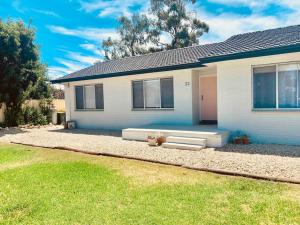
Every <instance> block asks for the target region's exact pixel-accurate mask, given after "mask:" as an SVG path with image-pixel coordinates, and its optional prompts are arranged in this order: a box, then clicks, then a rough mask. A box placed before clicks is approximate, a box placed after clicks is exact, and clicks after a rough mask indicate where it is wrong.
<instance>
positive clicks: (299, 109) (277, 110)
mask: <svg viewBox="0 0 300 225" xmlns="http://www.w3.org/2000/svg"><path fill="white" fill-rule="evenodd" d="M252 111H253V112H300V108H298V109H252Z"/></svg>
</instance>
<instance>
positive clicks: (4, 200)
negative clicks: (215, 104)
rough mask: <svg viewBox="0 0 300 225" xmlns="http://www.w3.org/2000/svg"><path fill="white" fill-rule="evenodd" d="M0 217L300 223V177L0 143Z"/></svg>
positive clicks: (0, 220) (19, 220)
mask: <svg viewBox="0 0 300 225" xmlns="http://www.w3.org/2000/svg"><path fill="white" fill-rule="evenodd" d="M0 162H1V164H0V224H113V225H117V224H130V225H131V224H170V225H171V224H172V225H173V224H180V225H183V224H187V225H190V224H300V197H299V196H300V187H299V186H297V185H287V184H279V183H273V182H265V181H256V180H251V179H245V178H236V177H228V176H219V175H215V174H210V173H204V172H196V171H192V170H187V169H183V168H177V167H172V166H164V165H157V164H151V163H145V162H139V161H134V160H124V159H116V158H109V157H99V156H88V155H83V154H78V153H72V152H65V151H58V150H48V149H41V148H30V147H24V146H19V145H4V144H2V145H1V144H0Z"/></svg>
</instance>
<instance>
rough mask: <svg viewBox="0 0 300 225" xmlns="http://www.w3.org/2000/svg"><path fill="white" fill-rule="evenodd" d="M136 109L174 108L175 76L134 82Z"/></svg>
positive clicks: (134, 105) (134, 104)
mask: <svg viewBox="0 0 300 225" xmlns="http://www.w3.org/2000/svg"><path fill="white" fill-rule="evenodd" d="M132 95H133V99H132V102H133V108H134V109H172V108H174V90H173V78H162V79H153V80H142V81H133V82H132Z"/></svg>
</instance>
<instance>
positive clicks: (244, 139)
mask: <svg viewBox="0 0 300 225" xmlns="http://www.w3.org/2000/svg"><path fill="white" fill-rule="evenodd" d="M242 142H243V144H244V145H249V144H250V139H249V137H248V136H247V135H246V134H245V135H243V137H242Z"/></svg>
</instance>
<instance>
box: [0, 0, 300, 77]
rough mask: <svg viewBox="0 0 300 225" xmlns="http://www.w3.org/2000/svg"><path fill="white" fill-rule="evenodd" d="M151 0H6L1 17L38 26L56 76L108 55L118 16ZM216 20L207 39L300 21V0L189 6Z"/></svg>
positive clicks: (229, 0) (0, 0) (201, 1)
mask: <svg viewBox="0 0 300 225" xmlns="http://www.w3.org/2000/svg"><path fill="white" fill-rule="evenodd" d="M149 1H150V0H48V1H47V0H0V18H1V19H2V20H6V19H7V18H11V19H22V20H24V21H25V23H29V22H31V26H33V27H35V29H36V36H37V39H36V43H37V44H38V45H39V46H40V51H41V60H42V62H43V63H45V64H47V65H48V75H49V78H50V79H55V78H57V77H61V76H63V75H66V74H69V73H71V72H74V71H77V70H79V69H81V68H85V67H87V66H90V65H93V64H94V63H95V62H97V61H99V60H101V59H103V51H102V50H101V43H102V41H103V40H104V39H106V38H108V37H112V38H116V37H117V34H116V30H115V28H116V27H117V25H118V23H117V20H116V19H117V17H119V16H121V15H127V16H129V15H131V14H132V13H137V12H141V13H147V12H148V11H147V9H148V7H149ZM189 8H190V9H191V10H192V11H193V14H194V15H196V16H197V17H198V18H199V19H201V20H203V21H205V22H206V23H208V24H209V26H210V32H209V33H208V34H204V35H203V36H202V37H201V38H200V43H201V44H206V43H212V42H218V41H223V40H225V39H226V38H228V37H230V36H232V35H235V34H240V33H245V32H251V31H257V30H264V29H270V28H277V27H284V26H289V25H296V24H300V0H197V3H196V4H195V5H193V6H189Z"/></svg>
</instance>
